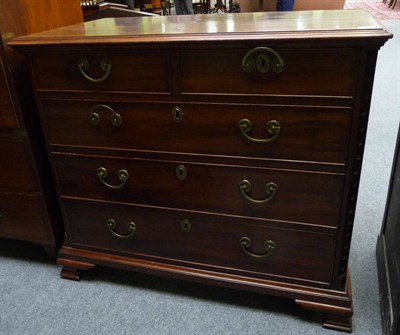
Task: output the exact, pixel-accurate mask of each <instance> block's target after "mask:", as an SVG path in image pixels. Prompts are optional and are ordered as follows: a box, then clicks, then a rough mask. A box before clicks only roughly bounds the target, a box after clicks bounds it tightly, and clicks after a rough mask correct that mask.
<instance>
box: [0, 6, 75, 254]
mask: <svg viewBox="0 0 400 335" xmlns="http://www.w3.org/2000/svg"><path fill="white" fill-rule="evenodd" d="M67 3H68V4H67ZM43 11H45V12H46V18H45V19H44V18H43ZM40 17H42V18H43V19H42V20H38V18H40ZM78 22H82V12H81V9H80V6H79V3H76V5H74V4H73V1H72V2H71V1H53V0H47V1H45V0H36V1H30V0H19V1H11V2H10V1H5V0H0V32H1V41H0V65H1V66H0V237H3V238H10V239H19V240H25V241H30V242H34V243H37V244H40V245H42V246H43V247H44V248H45V250H46V251H47V253H48V254H49V255H50V256H52V257H55V256H56V250H57V248H58V247H59V246H60V245H61V243H62V239H63V224H62V220H61V215H60V213H59V207H58V202H57V199H56V195H55V190H54V185H53V183H52V178H51V171H50V167H49V162H48V155H47V152H46V147H45V143H44V141H43V136H42V131H41V128H40V124H39V120H38V115H37V113H36V108H37V107H36V103H35V100H34V95H33V90H32V86H31V79H30V78H31V77H30V74H29V69H28V67H27V66H26V64H25V62H24V59H23V58H22V57H21V55H17V54H16V53H15V52H14V51H13V50H12V49H10V48H8V47H7V46H6V43H7V42H8V41H10V40H11V39H12V38H14V37H16V36H20V35H26V34H29V33H35V32H39V31H43V30H47V29H51V28H56V27H59V26H62V25H68V24H74V23H78ZM0 243H1V241H0Z"/></svg>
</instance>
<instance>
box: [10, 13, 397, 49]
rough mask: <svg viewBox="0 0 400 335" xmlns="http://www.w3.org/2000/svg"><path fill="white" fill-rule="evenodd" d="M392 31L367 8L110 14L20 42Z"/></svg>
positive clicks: (18, 42)
mask: <svg viewBox="0 0 400 335" xmlns="http://www.w3.org/2000/svg"><path fill="white" fill-rule="evenodd" d="M391 36H392V35H391V34H390V33H389V32H388V31H386V30H385V29H384V28H383V27H382V26H381V25H380V24H379V22H378V21H376V20H375V19H374V17H373V16H371V15H370V14H369V13H368V12H367V11H364V10H317V11H293V12H255V13H233V14H224V15H222V14H221V15H217V14H203V15H172V16H150V17H147V16H146V17H122V18H106V19H100V20H94V21H89V22H85V23H81V24H76V25H71V26H67V27H62V28H58V29H54V30H49V31H45V32H42V33H37V34H32V35H28V36H21V37H18V38H16V39H14V40H13V41H11V42H10V43H9V44H10V45H11V46H13V47H16V48H22V49H23V48H24V47H29V46H34V45H36V46H38V45H57V44H63V45H66V44H67V45H69V44H88V43H89V44H102V43H111V44H114V43H118V44H119V43H137V42H141V43H150V42H153V43H154V42H158V43H162V42H171V41H176V42H182V41H223V40H247V39H253V40H254V39H299V38H302V39H304V38H340V39H343V38H345V39H346V38H350V39H352V38H368V39H371V38H372V39H378V40H379V41H380V43H379V44H383V43H384V41H386V40H387V39H388V38H390V37H391Z"/></svg>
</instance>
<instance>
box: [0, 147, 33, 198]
mask: <svg viewBox="0 0 400 335" xmlns="http://www.w3.org/2000/svg"><path fill="white" fill-rule="evenodd" d="M0 152H1V156H2V157H1V165H0V188H6V189H21V190H24V191H34V190H36V189H37V188H38V184H37V180H36V177H35V175H34V171H33V167H32V166H31V164H33V163H32V162H31V161H30V158H29V157H30V153H29V150H28V147H27V144H26V143H25V142H23V141H18V140H6V139H0Z"/></svg>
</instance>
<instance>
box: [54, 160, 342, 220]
mask: <svg viewBox="0 0 400 335" xmlns="http://www.w3.org/2000/svg"><path fill="white" fill-rule="evenodd" d="M53 162H54V167H55V169H56V175H57V178H58V184H59V190H60V194H61V195H62V196H66V197H77V198H89V199H99V200H106V201H113V202H123V203H138V204H148V205H154V206H163V207H170V208H180V209H190V210H194V211H201V212H213V213H228V214H230V215H237V216H249V217H260V218H266V219H271V220H285V221H295V222H300V223H309V224H314V225H322V226H331V227H336V226H337V225H338V222H339V213H340V206H341V200H340V199H341V193H342V189H343V182H344V177H343V175H341V174H332V173H317V172H307V171H290V170H278V169H267V168H249V167H243V166H225V165H218V164H215V165H211V164H199V163H195V162H193V163H185V164H180V162H171V161H162V160H149V159H134V158H132V159H126V158H124V159H122V158H119V159H117V158H109V157H103V156H84V155H76V154H70V153H67V154H53Z"/></svg>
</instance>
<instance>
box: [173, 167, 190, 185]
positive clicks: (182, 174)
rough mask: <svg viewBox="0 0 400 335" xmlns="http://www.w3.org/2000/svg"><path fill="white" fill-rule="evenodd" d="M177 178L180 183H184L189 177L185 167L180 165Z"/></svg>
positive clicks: (176, 172) (176, 171)
mask: <svg viewBox="0 0 400 335" xmlns="http://www.w3.org/2000/svg"><path fill="white" fill-rule="evenodd" d="M175 174H176V178H178V180H180V181H184V180H185V179H186V177H187V170H186V168H185V167H184V166H183V165H179V166H178V167H177V168H176V170H175Z"/></svg>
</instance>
